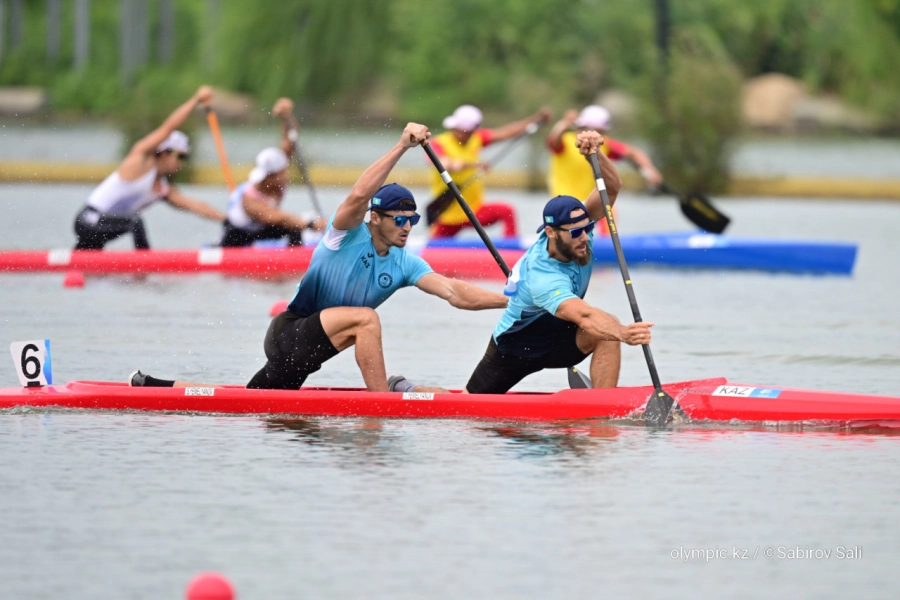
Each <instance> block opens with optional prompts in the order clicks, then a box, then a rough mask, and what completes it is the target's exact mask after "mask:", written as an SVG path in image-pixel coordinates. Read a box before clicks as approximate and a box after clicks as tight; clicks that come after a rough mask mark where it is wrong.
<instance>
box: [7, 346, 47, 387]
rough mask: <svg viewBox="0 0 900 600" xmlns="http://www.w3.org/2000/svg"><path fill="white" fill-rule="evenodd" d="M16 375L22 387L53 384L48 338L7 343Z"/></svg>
mask: <svg viewBox="0 0 900 600" xmlns="http://www.w3.org/2000/svg"><path fill="white" fill-rule="evenodd" d="M9 353H10V355H12V359H13V365H15V368H16V375H18V376H19V383H21V384H22V386H23V387H37V386H43V385H53V369H52V362H51V361H50V340H28V341H25V342H13V343H12V344H10V345H9Z"/></svg>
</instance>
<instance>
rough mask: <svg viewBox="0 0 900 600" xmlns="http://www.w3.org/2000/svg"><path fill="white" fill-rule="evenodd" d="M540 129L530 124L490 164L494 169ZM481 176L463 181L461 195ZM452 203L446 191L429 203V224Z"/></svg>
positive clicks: (538, 126)
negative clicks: (522, 141) (518, 145)
mask: <svg viewBox="0 0 900 600" xmlns="http://www.w3.org/2000/svg"><path fill="white" fill-rule="evenodd" d="M539 128H540V125H538V124H537V123H531V124H529V125H528V127H526V128H525V131H523V132H522V133H520V134H519V135H517V136H516V137H514V138H513V139H511V140H510V141H508V142H507V143H506V145H505V146H504V147H503V149H502V150H500V151H499V152H497V154H495V155H494V156H493V157H491V160H489V161H488V163H489V164H490V165H491V166H492V167H493V166H494V165H496V164H497V163H498V162H500V161H501V160H503V159H504V158H505V157H506V156H507V155H508V154H509V153H510V152H512V151H513V150H514V149H515V148H516V144H517V143H518V142H519V141H520V140H522V139H525V138H526V137H528V136H530V135H531V134H533V133H534V132H535V131H537V130H538V129H539ZM480 176H481V174H480V173H477V172H475V173H472V174H471V175H469V177H467V178H466V179H464V180H463V181H462V183H460V184H459V185H458V186H457V187H458V188H459V191H460V193H462V191H463V190H464V189H466V188H467V187H469V186H470V185H472V184H473V183H475V182H476V181H478V179H479V177H480ZM451 202H453V195H452V194H450V193H449V191H445V192H444V193H442V194H441V195H440V196H438V197H437V198H435V199H434V200H432V201H431V202H429V203H428V206H427V207H426V209H425V219H426V220H427V221H428V224H429V225H431V224H432V223H434V222H435V221H437V220H438V217H440V216H441V213H443V212H444V211H445V210H447V207H449V206H450V203H451Z"/></svg>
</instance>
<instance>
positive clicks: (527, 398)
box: [0, 378, 900, 425]
mask: <svg viewBox="0 0 900 600" xmlns="http://www.w3.org/2000/svg"><path fill="white" fill-rule="evenodd" d="M663 387H664V388H665V389H666V391H668V392H669V393H670V394H671V395H672V396H673V397H674V398H675V399H676V401H677V402H678V403H679V405H680V406H681V407H682V409H683V410H684V412H685V414H686V415H687V416H688V417H689V418H691V419H692V420H698V421H699V420H709V421H733V420H737V421H749V422H759V421H791V422H794V421H827V422H837V423H849V422H855V421H873V422H874V421H883V422H896V423H897V424H898V425H900V398H891V397H886V396H874V395H865V394H846V393H835V392H819V391H811V390H795V389H780V388H774V387H755V386H747V385H743V384H729V383H728V382H727V380H726V379H724V378H715V379H704V380H698V381H689V382H679V383H672V384H666V385H664V386H663ZM651 392H652V388H651V387H650V386H643V387H621V388H615V389H609V390H562V391H559V392H556V393H510V394H502V395H501V394H496V395H492V394H467V395H463V394H460V393H459V392H451V393H446V394H400V393H375V392H367V391H365V390H361V389H355V388H304V389H303V390H300V391H277V390H248V389H245V388H242V387H238V386H226V387H219V388H200V387H197V388H185V389H174V388H132V387H129V386H127V385H125V384H119V383H109V382H91V381H73V382H70V383H68V384H66V385H64V386H47V387H44V388H30V389H25V388H7V389H0V409H12V408H16V407H50V406H61V407H66V408H79V409H88V410H139V411H163V412H197V413H225V414H277V415H283V414H292V415H317V416H334V417H379V418H430V419H446V418H475V419H511V420H532V421H551V420H557V419H586V418H623V417H628V416H635V417H639V416H640V414H641V412H642V410H643V407H644V405H645V404H646V402H647V399H648V398H649V396H650V393H651Z"/></svg>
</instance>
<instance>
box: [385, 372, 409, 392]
mask: <svg viewBox="0 0 900 600" xmlns="http://www.w3.org/2000/svg"><path fill="white" fill-rule="evenodd" d="M387 384H388V390H390V391H392V392H403V393H406V392H411V391H413V390H415V389H416V384H414V383H413V382H412V381H410V380H409V379H407V378H406V377H404V376H403V375H396V374H391V373H388V380H387Z"/></svg>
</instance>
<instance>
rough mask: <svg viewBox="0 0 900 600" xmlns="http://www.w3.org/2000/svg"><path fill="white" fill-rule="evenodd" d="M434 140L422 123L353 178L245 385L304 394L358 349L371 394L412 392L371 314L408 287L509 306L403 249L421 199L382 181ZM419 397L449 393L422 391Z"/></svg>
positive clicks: (460, 303)
mask: <svg viewBox="0 0 900 600" xmlns="http://www.w3.org/2000/svg"><path fill="white" fill-rule="evenodd" d="M430 137H431V133H430V132H429V131H428V128H427V127H425V126H424V125H418V124H416V123H410V124H408V125H407V126H406V128H405V129H404V130H403V135H402V137H401V138H400V141H399V142H398V143H397V145H395V146H394V147H393V148H392V149H391V150H390V152H388V153H387V154H385V155H384V156H382V157H381V158H380V159H378V160H377V161H376V162H375V163H374V164H372V165H371V166H370V167H369V168H368V169H366V171H365V172H364V173H363V174H362V175H361V176H360V178H359V180H357V182H356V184H355V185H354V186H353V189H352V190H350V195H349V196H347V198H346V199H345V200H344V201H343V202H342V203H341V205H340V206H339V207H338V209H337V212H336V213H335V215H334V216H333V217H332V218H331V220H330V221H329V222H328V226H327V228H326V229H325V234H324V236H323V237H322V239H321V240H320V241H319V244H318V246H316V250H315V252H313V256H312V262H311V263H310V266H309V270H308V271H307V273H306V275H305V276H304V277H303V279H302V281H301V282H300V285H299V286H298V288H297V294H296V295H295V296H294V299H293V300H292V301H291V303H290V304H289V305H288V309H287V310H286V311H285V312H283V313H281V314H280V315H278V316H277V317H275V318H274V319H273V320H272V323H271V324H270V325H269V329H268V331H267V332H266V337H265V340H264V342H263V347H264V349H265V352H266V358H267V359H268V360H267V361H266V364H265V366H263V368H262V369H260V370H259V372H258V373H256V375H254V376H253V378H252V379H251V380H250V383H248V384H247V387H248V388H256V389H282V390H296V389H299V388H300V386H301V385H303V382H304V381H306V378H307V377H308V376H309V375H310V374H311V373H315V372H316V371H318V370H319V369H320V368H321V366H322V364H323V363H324V362H326V361H327V360H329V359H331V358H333V357H334V356H336V355H337V354H339V353H340V352H342V351H344V350H346V349H347V348H349V347H351V346H356V363H357V364H358V365H359V369H360V371H361V372H362V377H363V380H364V381H365V383H366V388H367V389H368V390H369V391H373V392H386V391H403V392H405V391H412V384H410V383H409V382H408V381H407V380H406V379H404V378H402V377H400V376H396V377H395V378H393V381H392V382H391V385H389V383H388V376H387V373H386V371H385V366H384V353H383V351H382V346H381V321H380V320H379V318H378V313H376V312H375V308H377V307H378V306H380V305H381V304H382V303H383V302H384V301H385V300H387V299H388V298H389V297H390V296H391V294H393V293H394V292H396V291H397V290H398V289H400V288H402V287H408V286H416V287H417V288H419V289H420V290H422V291H423V292H426V293H428V294H431V295H434V296H437V297H439V298H442V299H444V300H446V301H447V302H449V303H450V304H451V305H452V306H454V307H456V308H461V309H465V310H483V309H487V308H505V307H506V304H507V302H508V299H507V297H506V296H504V295H503V294H498V293H495V292H490V291H487V290H485V289H482V288H480V287H477V286H475V285H472V284H470V283H467V282H464V281H459V280H457V279H449V278H447V277H444V276H443V275H439V274H437V273H435V272H434V271H433V270H432V269H431V267H430V266H428V263H426V262H425V261H424V260H422V259H421V258H420V257H418V256H413V255H411V254H409V253H407V252H406V250H405V249H404V247H405V246H406V242H407V240H408V238H409V233H410V231H411V230H412V228H413V226H414V225H416V224H417V223H418V222H419V215H418V214H416V200H415V198H414V197H413V195H412V193H411V192H410V191H409V190H408V189H406V188H405V187H403V186H401V185H397V184H395V183H392V184H388V185H384V182H385V179H387V176H388V175H389V174H390V172H391V170H392V169H393V168H394V166H395V165H396V164H397V162H398V161H399V160H400V157H402V156H403V154H404V153H406V151H407V150H409V149H410V148H415V147H417V146H419V145H421V144H422V143H423V142H425V141H426V140H428V138H430ZM366 213H369V221H368V222H366V221H365V217H366ZM129 382H130V383H131V384H132V385H140V386H145V385H149V386H161V387H162V386H173V385H174V386H176V387H185V386H192V385H198V384H195V383H188V382H183V381H170V380H163V379H157V378H154V377H150V376H148V375H144V374H143V373H141V372H140V371H138V372H136V373H134V374H133V375H132V376H131V378H130V379H129ZM416 391H443V390H442V389H441V388H422V387H418V388H416Z"/></svg>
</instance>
